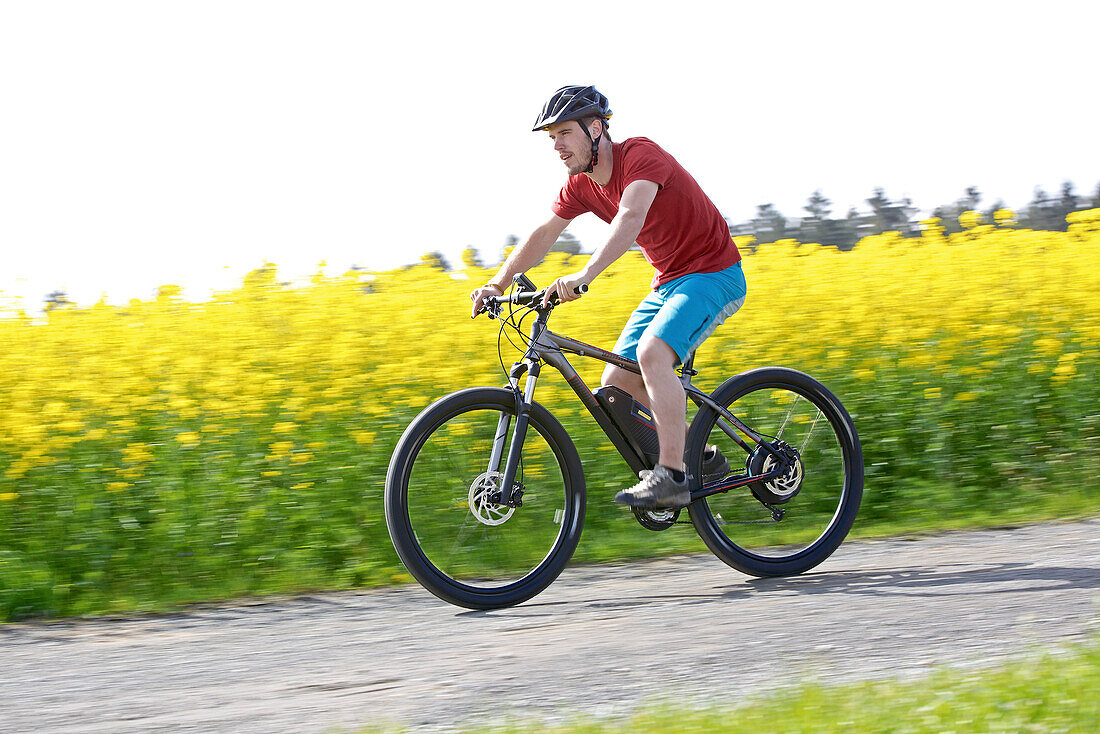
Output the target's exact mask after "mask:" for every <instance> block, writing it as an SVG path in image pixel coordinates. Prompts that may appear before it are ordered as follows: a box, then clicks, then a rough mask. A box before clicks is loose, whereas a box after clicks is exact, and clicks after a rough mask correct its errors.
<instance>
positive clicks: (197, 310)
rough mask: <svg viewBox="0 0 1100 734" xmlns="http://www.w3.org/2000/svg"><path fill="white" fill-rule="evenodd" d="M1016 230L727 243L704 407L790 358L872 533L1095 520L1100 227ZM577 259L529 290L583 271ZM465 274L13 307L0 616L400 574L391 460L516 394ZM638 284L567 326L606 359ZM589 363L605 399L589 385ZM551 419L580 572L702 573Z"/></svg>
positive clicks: (401, 274) (566, 316) (1095, 217)
mask: <svg viewBox="0 0 1100 734" xmlns="http://www.w3.org/2000/svg"><path fill="white" fill-rule="evenodd" d="M828 221H832V220H828V219H827V218H826V217H818V219H817V220H815V221H814V222H812V223H809V224H808V223H806V222H805V221H804V222H803V223H801V224H800V225H799V232H802V228H803V227H809V226H811V224H812V226H819V227H822V228H824V229H825V230H827V228H828V225H827V222H828ZM1026 221H1027V220H1026V219H1025V217H1023V216H1021V215H1017V214H1015V213H1013V212H1009V211H1007V210H1004V209H1000V208H998V209H995V210H993V211H992V212H991V213H989V214H983V213H982V212H980V211H977V210H967V211H960V212H958V216H955V217H954V218H952V219H945V218H943V217H934V218H932V219H929V220H925V221H924V222H923V223H921V224H920V226H919V228H918V229H919V231H914V232H908V231H905V232H903V231H901V230H886V231H883V232H882V233H881V234H872V235H869V236H865V237H862V238H861V239H860V240H859V241H858V243H856V244H855V245H854V247H851V248H841V247H831V246H829V247H826V246H820V245H818V244H800V243H799V241H797V240H796V239H792V238H776V239H775V240H774V241H767V240H768V239H769V238H768V237H766V236H765V237H763V238H761V239H754V238H753V237H751V236H749V235H743V234H742V235H738V236H737V237H736V239H737V241H738V244H739V246H740V247H741V249H742V252H743V253H744V254H745V255H746V257H745V271H746V275H747V278H748V283H749V294H748V300H747V303H746V305H745V307H744V308H743V309H742V310H741V312H739V313H738V314H737V315H736V316H734V317H733V318H732V319H731V320H730V321H729V322H727V324H726V325H725V326H723V327H722V328H720V329H719V330H718V331H717V332H716V334H715V335H714V336H713V337H712V338H711V339H710V340H708V341H707V342H706V343H705V344H704V346H703V347H702V349H701V350H700V353H699V358H698V360H697V362H698V366H699V367H700V369H701V374H700V376H699V377H698V378H696V384H698V385H700V386H701V387H703V388H704V389H708V390H709V389H713V388H715V387H717V386H718V385H719V384H720V383H721V382H722V381H723V380H724V379H725V378H726V377H729V376H731V375H733V374H735V373H737V372H739V371H742V370H745V369H749V368H752V367H757V366H762V365H768V364H779V365H785V366H789V367H793V368H796V369H801V370H803V371H806V372H809V373H810V374H812V375H814V376H815V377H817V378H819V379H820V380H822V381H823V382H824V383H825V384H826V385H827V386H828V387H829V388H830V389H831V390H832V391H833V392H835V393H836V394H837V395H838V397H840V399H841V400H842V402H844V404H845V405H846V406H847V407H848V409H849V411H850V412H851V414H852V416H853V418H854V420H855V423H856V426H857V428H858V429H859V431H860V434H861V438H862V440H863V445H864V457H865V462H866V468H867V485H866V494H865V499H864V504H863V508H862V510H861V512H860V516H859V518H858V519H857V521H856V528H855V530H854V533H855V534H857V535H860V534H862V535H873V534H884V533H891V532H898V531H912V530H926V529H939V528H946V527H960V526H967V525H981V524H996V523H1005V522H1022V521H1027V520H1033V519H1042V518H1055V517H1070V516H1080V515H1083V514H1089V513H1094V512H1095V511H1096V509H1097V507H1098V506H1100V489H1098V486H1100V483H1098V481H1097V479H1098V476H1100V383H1098V381H1097V380H1096V379H1095V375H1096V374H1097V367H1098V363H1100V360H1098V354H1100V352H1098V343H1100V298H1098V297H1097V296H1098V294H1100V273H1098V272H1097V269H1096V267H1095V265H1094V263H1095V260H1094V259H1093V258H1095V257H1097V254H1098V253H1100V209H1086V210H1077V211H1071V212H1069V213H1068V216H1066V217H1065V220H1064V223H1063V226H1062V227H1060V229H1061V230H1063V231H1044V230H1036V229H1029V228H1028V227H1027V226H1025V224H1026ZM734 230H735V234H736V227H735V228H734ZM807 231H808V230H807ZM822 231H824V230H822ZM907 234H910V235H913V236H906V235H907ZM824 239H826V238H822V237H819V238H815V239H813V240H812V241H813V242H817V241H822V240H824ZM845 249H849V250H850V251H847V252H845V251H842V250H845ZM578 250H579V245H578V244H577V243H575V242H573V243H569V242H567V243H565V245H563V247H560V248H558V251H556V252H554V253H552V254H551V255H550V257H548V258H547V261H546V262H545V263H544V264H543V265H541V266H540V267H539V268H537V269H536V270H535V271H532V272H531V273H530V276H531V277H532V278H533V280H534V281H535V282H536V283H539V284H546V283H548V282H549V281H550V280H551V279H552V278H553V277H554V276H556V275H558V274H561V273H562V272H569V271H570V270H575V269H577V268H578V267H579V265H580V262H583V261H580V262H578V261H576V260H572V261H571V258H576V257H577V255H576V253H577V251H578ZM582 257H583V256H582ZM463 260H464V262H463V264H462V265H463V268H462V269H461V270H455V271H450V272H449V271H448V270H447V268H449V267H450V264H449V263H446V262H445V261H443V260H442V258H441V257H436V255H428V256H425V258H424V260H423V262H422V263H420V264H418V265H415V266H412V267H409V268H404V269H401V270H397V271H393V272H387V273H368V272H365V271H353V272H349V273H347V274H345V275H342V276H339V277H328V276H324V275H321V274H318V275H317V276H315V277H314V278H313V279H312V281H311V282H310V283H308V284H299V285H295V286H291V285H289V284H285V283H282V282H280V279H279V276H278V272H277V270H276V268H275V266H273V265H269V266H265V267H263V268H260V269H258V270H256V271H254V272H253V273H251V274H249V275H248V276H247V277H246V278H245V279H244V281H243V282H242V283H241V285H240V287H239V288H236V289H234V290H232V291H229V292H224V293H219V294H216V295H215V296H214V297H212V298H211V299H210V300H209V301H207V302H202V303H192V302H187V301H185V300H183V299H182V298H181V297H180V289H179V288H176V287H174V286H164V287H162V288H160V290H159V292H158V294H157V296H156V297H155V298H153V299H151V300H147V301H140V300H135V301H131V302H130V303H129V304H128V305H126V306H112V305H108V304H106V303H99V304H95V305H93V306H91V307H86V308H82V307H78V306H76V305H74V304H72V303H69V302H68V301H67V299H66V298H65V297H64V294H63V293H54V294H51V303H50V307H49V308H48V310H47V311H46V313H45V315H44V316H43V317H41V318H35V317H31V316H28V315H27V314H25V313H22V312H18V311H10V310H9V311H8V312H5V313H3V314H2V317H0V357H2V359H3V364H4V367H5V368H4V370H2V371H0V620H2V619H12V618H19V617H25V616H34V615H70V614H81V613H101V612H106V611H116V610H134V609H161V608H166V607H170V606H172V605H175V604H179V603H185V602H189V601H196V600H205V599H217V598H225V597H229V596H234V595H240V594H246V593H264V592H290V591H300V590H305V589H314V588H348V587H358V586H364V585H373V584H383V583H392V582H394V581H401V580H406V579H407V576H406V575H405V574H404V573H403V568H402V567H401V565H400V563H399V561H398V560H397V558H396V555H395V553H394V552H393V549H392V546H391V545H390V542H389V539H388V536H387V534H386V529H385V523H384V519H383V513H382V485H383V482H384V478H385V473H386V467H387V464H388V461H389V457H390V454H391V452H392V450H393V447H394V445H395V443H396V442H397V439H398V437H399V436H400V434H401V432H402V431H403V430H404V428H405V426H406V425H407V424H408V423H409V421H410V420H411V419H412V418H413V416H415V415H416V414H417V413H418V412H419V411H420V410H421V409H422V408H423V407H424V406H425V405H427V404H428V403H429V402H431V401H432V400H434V399H435V398H437V397H440V396H441V395H444V394H446V393H448V392H451V391H453V390H456V389H460V388H463V387H468V386H472V385H481V384H487V385H500V384H503V383H504V381H505V377H504V373H503V371H502V369H501V361H503V363H504V364H505V365H508V364H510V363H511V362H512V361H514V360H515V359H516V358H517V356H518V354H519V352H518V351H517V350H516V349H515V348H514V347H513V346H512V345H510V344H509V343H508V341H503V342H502V343H503V349H502V355H501V356H500V357H499V358H498V330H499V324H498V323H497V322H490V321H487V320H485V319H483V318H482V319H478V320H471V319H470V318H469V307H470V306H469V292H470V290H471V288H472V286H474V285H478V284H480V283H483V282H485V281H486V280H487V279H488V278H489V277H490V276H491V275H492V274H493V273H495V267H491V268H488V269H486V268H483V267H482V264H481V262H480V260H479V258H478V255H477V253H476V252H473V251H468V252H467V254H466V255H465V256H464V258H463ZM651 274H652V270H651V269H650V268H649V266H648V265H647V264H646V263H645V262H644V260H643V259H642V258H641V256H640V254H638V253H628V254H627V255H626V256H624V257H623V258H621V259H620V260H619V261H618V262H617V263H616V264H615V265H614V266H613V267H612V268H610V269H609V270H608V271H607V272H606V274H605V275H604V276H603V277H601V278H600V279H599V280H598V281H597V282H596V283H594V284H593V288H592V292H591V293H590V294H589V295H588V296H586V297H585V298H583V299H581V300H580V301H578V302H576V303H575V304H570V305H569V306H568V307H563V308H560V309H558V310H557V311H555V313H554V318H553V323H552V328H554V330H555V331H559V332H561V333H566V334H569V335H571V336H574V337H576V338H579V339H581V340H583V341H586V342H589V343H593V344H598V345H601V346H606V347H610V345H611V344H612V343H613V342H614V341H615V338H616V337H617V335H618V332H619V330H620V328H621V327H622V325H623V323H624V322H625V320H626V318H627V316H628V314H629V313H630V311H631V310H632V309H633V308H634V307H635V305H636V304H637V303H638V302H639V301H640V300H641V299H642V298H643V297H644V296H645V294H646V292H647V289H648V284H649V280H650V277H651ZM513 341H514V342H517V343H518V339H516V338H515V337H513ZM575 366H577V367H578V368H579V370H580V371H581V374H582V376H583V377H584V379H585V380H586V382H588V384H589V386H590V387H593V388H594V387H595V386H596V385H597V384H598V378H599V374H600V371H601V368H602V365H601V364H600V363H597V362H592V361H587V360H578V361H577V362H576V363H575ZM536 397H537V399H538V400H539V401H540V402H542V403H544V404H546V405H547V406H548V407H549V408H550V410H551V411H552V412H553V413H554V414H555V415H556V416H557V417H558V418H559V420H561V421H562V422H563V423H564V424H565V425H566V427H567V429H568V430H569V431H570V433H571V435H572V436H573V437H574V441H575V442H576V444H577V446H578V449H579V451H580V453H581V457H582V459H583V461H584V464H585V472H586V477H587V481H588V489H589V510H588V518H587V521H586V531H585V536H584V537H583V538H582V540H581V545H580V548H579V550H578V553H577V559H578V560H581V561H594V560H607V559H616V558H627V557H637V556H644V555H652V554H659V553H667V552H675V551H683V550H703V546H702V544H701V543H700V542H699V541H698V540H697V538H695V536H694V535H693V534H692V532H691V529H690V527H689V526H677V527H676V528H674V529H673V530H670V531H667V532H664V533H653V532H650V531H647V530H644V529H642V528H641V527H640V526H638V525H637V524H636V523H635V522H634V520H633V518H632V516H630V515H629V514H628V513H625V512H623V511H622V509H621V508H619V507H617V506H615V505H613V504H612V503H611V501H610V500H611V497H612V496H613V495H614V492H615V491H616V490H617V489H620V488H621V487H622V486H624V485H626V484H628V483H630V482H631V481H632V477H631V476H630V472H629V470H628V468H627V467H626V465H625V463H624V462H623V461H622V459H621V458H620V457H618V455H617V454H616V453H615V452H614V450H613V449H612V448H611V447H610V445H609V444H608V442H607V441H606V439H605V438H604V437H603V435H602V434H601V433H600V432H599V431H598V429H596V428H595V425H594V423H593V421H592V420H591V418H590V417H589V416H588V415H587V413H585V412H584V410H583V408H582V406H580V404H579V403H578V402H577V401H576V399H575V396H573V395H572V393H571V391H570V390H569V389H568V387H567V386H566V385H565V384H564V382H563V381H562V380H560V379H556V376H555V375H552V374H550V373H545V374H544V377H543V379H542V380H541V381H540V384H539V388H538V392H537V394H536Z"/></svg>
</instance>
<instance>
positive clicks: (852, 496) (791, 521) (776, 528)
mask: <svg viewBox="0 0 1100 734" xmlns="http://www.w3.org/2000/svg"><path fill="white" fill-rule="evenodd" d="M711 397H712V398H713V399H714V400H715V402H717V403H718V404H719V405H722V406H723V407H725V408H726V409H727V410H729V412H730V413H732V414H733V415H734V416H736V417H737V418H738V419H739V420H741V421H742V422H743V423H744V424H745V425H746V426H748V427H749V428H751V429H752V430H753V431H755V432H757V434H758V435H760V436H761V437H762V438H763V440H764V441H766V442H767V443H768V444H769V445H770V446H772V447H773V448H774V449H775V453H777V454H778V455H779V458H776V456H775V455H773V454H772V453H771V452H768V451H766V450H764V449H761V448H759V447H758V446H757V445H756V444H755V442H753V441H752V440H748V439H746V437H745V436H744V435H741V434H740V432H738V431H736V429H734V428H733V427H732V426H731V425H730V424H729V423H728V422H727V421H726V420H725V419H723V418H721V416H720V415H719V414H718V412H717V411H715V410H714V409H713V408H710V407H708V406H706V405H703V406H701V407H700V408H699V411H698V413H697V414H696V416H695V419H694V420H693V421H692V423H691V428H690V429H689V431H688V439H687V445H688V447H689V450H688V454H687V461H688V468H689V470H690V471H691V473H692V474H693V475H694V476H697V477H698V476H703V472H702V465H703V452H704V450H705V448H706V446H707V445H708V444H713V445H716V446H718V448H719V450H721V451H722V453H723V454H724V455H725V457H726V459H727V461H728V462H729V465H730V467H731V471H732V474H733V475H736V474H747V475H750V476H759V475H761V474H764V473H768V472H773V471H774V472H778V474H777V475H776V476H774V477H772V478H771V479H770V480H765V481H757V482H754V483H752V484H749V485H742V486H739V487H734V488H733V489H730V490H728V491H725V492H721V493H718V494H713V495H711V496H709V497H704V498H702V499H699V500H696V501H695V502H693V503H692V504H691V506H690V508H689V514H690V516H691V522H692V524H693V525H694V526H695V529H696V531H697V532H698V533H699V536H700V537H701V538H702V539H703V542H704V543H706V545H707V547H708V548H710V550H711V551H712V552H713V553H714V554H715V555H716V556H718V557H719V558H721V559H722V560H723V561H725V562H726V563H727V564H729V565H730V566H732V567H734V568H736V569H737V570H739V571H742V572H744V573H747V574H751V575H753V576H786V575H790V574H797V573H802V572H803V571H806V570H808V569H810V568H813V567H814V566H816V565H817V564H819V563H821V562H822V561H824V560H825V559H826V558H828V557H829V556H830V555H831V554H832V553H833V551H835V550H836V549H837V547H838V546H839V545H840V543H841V542H842V541H843V540H844V538H845V536H846V535H847V534H848V531H849V530H850V529H851V527H852V523H853V522H854V521H855V517H856V513H857V512H858V510H859V505H860V501H861V499H862V496H863V452H862V449H861V447H860V443H859V436H858V435H857V433H856V429H855V426H854V425H853V424H852V419H851V417H849V415H848V413H847V411H845V410H844V407H843V406H842V405H841V404H840V401H839V400H837V398H836V397H835V396H834V395H833V394H832V393H831V392H829V391H828V390H827V389H826V388H825V386H824V385H822V384H821V383H820V382H818V381H817V380H814V379H813V378H812V377H810V376H809V375H806V374H803V373H801V372H798V371H796V370H790V369H785V368H780V367H765V368H762V369H758V370H752V371H749V372H745V373H743V374H741V375H737V376H736V377H733V378H731V379H729V380H727V381H726V382H725V383H723V384H722V385H721V386H720V387H719V388H718V389H717V390H715V391H714V393H713V394H712V395H711ZM730 432H732V433H735V434H736V435H738V436H739V437H740V438H741V439H742V440H743V441H745V442H746V443H747V444H748V446H749V448H750V450H746V449H745V448H743V447H742V446H741V445H739V444H738V442H737V441H736V440H734V438H732V437H731V436H730V435H729V433H730ZM720 481H722V480H721V478H715V477H708V478H707V479H706V484H704V488H706V487H707V486H715V484H716V483H717V482H720ZM727 481H728V480H727Z"/></svg>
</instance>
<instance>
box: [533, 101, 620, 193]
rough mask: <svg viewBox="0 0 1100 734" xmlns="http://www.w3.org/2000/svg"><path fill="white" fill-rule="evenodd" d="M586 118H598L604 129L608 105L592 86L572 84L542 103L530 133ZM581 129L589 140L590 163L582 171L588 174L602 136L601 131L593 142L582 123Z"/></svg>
mask: <svg viewBox="0 0 1100 734" xmlns="http://www.w3.org/2000/svg"><path fill="white" fill-rule="evenodd" d="M588 117H599V118H602V119H603V130H606V129H607V119H608V118H609V117H611V106H610V105H609V103H608V101H607V97H605V96H603V95H602V94H600V93H599V92H598V91H596V88H595V87H593V86H587V87H582V86H579V85H573V86H568V87H562V88H561V89H559V90H558V91H556V92H554V94H553V95H552V96H551V97H550V99H549V100H547V102H546V104H545V105H543V107H542V112H541V113H539V116H538V119H537V120H535V126H534V127H533V128H531V131H532V132H538V131H539V130H546V129H548V128H549V127H550V126H551V125H555V124H557V123H559V122H569V121H570V120H576V121H577V122H581V121H582V120H584V119H585V118H588ZM581 129H582V130H584V134H585V135H587V136H588V139H589V140H591V141H592V160H591V162H590V163H589V164H588V168H586V169H585V171H584V172H585V173H590V172H591V171H592V168H593V167H594V166H595V165H596V164H597V163H599V160H600V138H602V137H603V130H601V131H600V134H599V135H598V136H596V138H594V139H593V137H592V135H591V133H589V132H588V128H587V127H585V126H584V124H582V125H581Z"/></svg>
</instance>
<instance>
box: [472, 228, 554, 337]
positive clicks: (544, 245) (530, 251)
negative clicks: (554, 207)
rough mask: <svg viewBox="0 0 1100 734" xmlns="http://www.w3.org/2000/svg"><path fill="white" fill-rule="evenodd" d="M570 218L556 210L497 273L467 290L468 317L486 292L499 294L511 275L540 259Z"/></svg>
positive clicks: (489, 294) (477, 309) (490, 294)
mask: <svg viewBox="0 0 1100 734" xmlns="http://www.w3.org/2000/svg"><path fill="white" fill-rule="evenodd" d="M570 221H572V220H569V219H562V218H561V217H559V216H558V215H556V214H552V215H550V219H548V220H547V221H546V222H545V223H544V224H542V225H541V226H539V227H537V228H536V229H535V231H534V232H532V233H531V235H530V236H529V237H528V238H527V239H526V240H525V241H524V242H523V244H521V245H518V246H517V247H516V248H515V249H514V250H512V253H511V254H510V255H509V256H508V259H507V260H505V261H504V264H503V265H501V266H500V270H498V271H497V274H496V275H494V276H493V277H492V279H490V280H489V282H488V283H486V284H485V285H483V286H481V287H480V288H477V289H475V290H474V291H473V292H472V293H471V294H470V300H472V301H473V302H474V307H473V311H472V313H471V317H473V316H477V312H478V311H479V310H480V309H481V304H482V302H483V301H484V300H485V298H486V297H487V296H499V295H500V294H501V293H503V292H504V289H505V288H507V287H508V284H509V283H511V282H512V278H513V277H514V276H516V275H518V274H519V273H525V272H527V271H528V270H530V269H531V268H533V267H535V266H536V265H538V264H539V263H540V262H542V260H543V258H544V257H546V253H548V252H550V248H551V247H553V246H554V243H555V242H557V241H558V237H559V236H561V233H562V232H564V231H565V228H566V226H568V224H569V222H570Z"/></svg>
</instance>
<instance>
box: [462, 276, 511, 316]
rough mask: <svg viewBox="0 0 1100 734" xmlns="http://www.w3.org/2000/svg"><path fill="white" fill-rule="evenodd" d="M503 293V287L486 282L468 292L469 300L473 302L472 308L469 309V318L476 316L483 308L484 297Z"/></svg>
mask: <svg viewBox="0 0 1100 734" xmlns="http://www.w3.org/2000/svg"><path fill="white" fill-rule="evenodd" d="M502 295H504V289H503V288H501V287H500V286H498V285H490V284H489V283H486V284H485V285H483V286H481V287H480V288H475V289H474V290H473V291H472V292H471V293H470V300H471V301H473V302H474V307H473V310H471V311H470V318H471V319H474V318H477V315H478V314H479V313H481V312H482V311H483V310H484V309H485V299H486V298H488V297H489V296H502Z"/></svg>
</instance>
